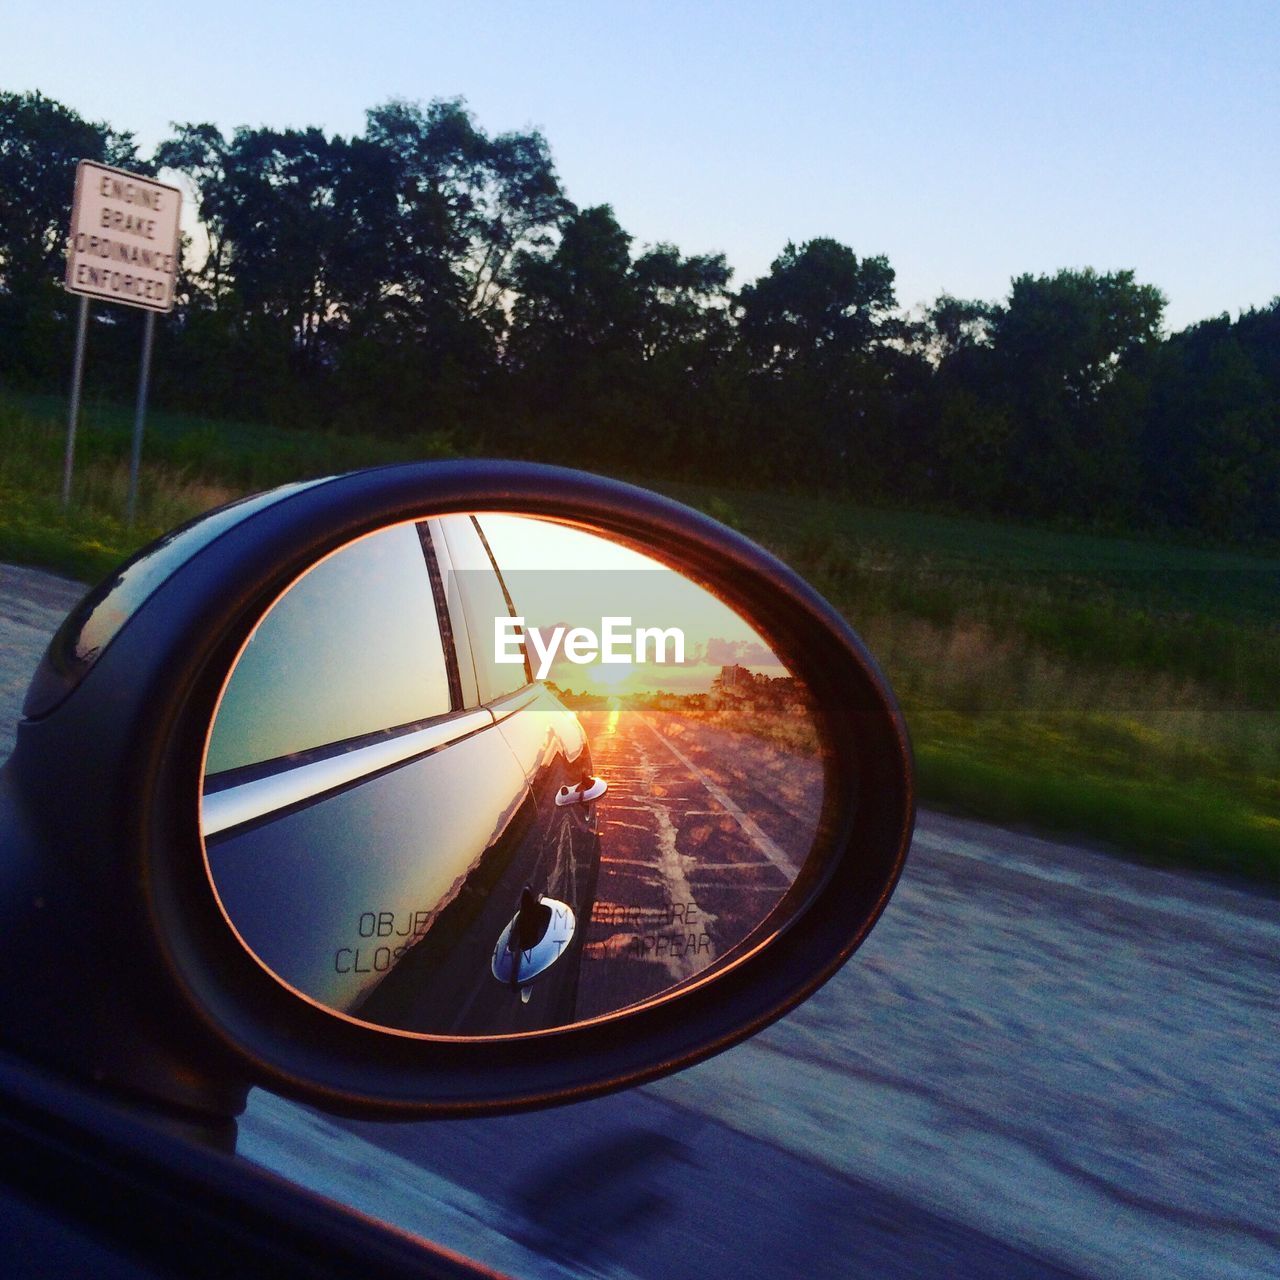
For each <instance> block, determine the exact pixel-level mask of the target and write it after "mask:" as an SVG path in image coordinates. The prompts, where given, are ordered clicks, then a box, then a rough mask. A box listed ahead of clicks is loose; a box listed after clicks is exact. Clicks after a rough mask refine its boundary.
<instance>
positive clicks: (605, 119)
mask: <svg viewBox="0 0 1280 1280" xmlns="http://www.w3.org/2000/svg"><path fill="white" fill-rule="evenodd" d="M0 20H2V21H3V36H2V38H0V88H4V89H11V90H26V89H40V90H41V91H42V92H44V93H46V94H48V95H49V96H50V97H54V98H57V99H59V100H61V101H63V102H66V103H67V104H68V105H70V106H72V107H74V108H75V109H76V110H78V111H79V112H81V113H82V114H83V115H86V116H89V117H91V118H93V119H105V120H108V121H110V122H111V123H112V124H113V125H115V126H116V127H118V128H128V129H132V130H133V131H134V132H135V133H136V134H137V136H138V138H139V139H140V141H141V143H142V144H143V146H144V148H146V149H150V148H151V147H152V146H154V145H155V143H156V142H157V141H159V140H160V138H162V137H163V136H164V135H165V133H166V131H167V128H168V124H169V122H170V121H173V120H182V121H186V120H190V121H204V120H210V121H213V122H214V123H216V124H218V125H220V126H222V127H223V128H224V129H227V130H229V129H230V128H232V127H233V126H235V125H237V124H271V125H276V126H280V127H283V126H286V125H307V124H316V125H320V126H322V127H324V128H325V129H327V130H329V131H332V132H338V133H344V134H349V133H352V132H358V131H359V130H360V129H361V127H362V121H363V112H364V109H365V108H366V107H368V106H370V105H373V104H374V103H378V102H382V101H385V100H386V99H387V98H390V97H407V98H419V99H423V100H426V99H430V98H433V97H450V96H455V95H462V96H464V97H465V98H466V99H467V101H468V102H469V103H470V105H471V107H472V109H473V111H474V112H475V114H476V117H477V119H478V120H479V123H480V124H481V125H482V126H483V127H484V128H486V129H487V130H489V131H490V132H499V131H502V130H506V129H513V128H527V127H530V126H536V127H537V128H540V129H542V130H543V132H544V133H545V134H546V135H547V138H548V139H549V141H550V143H551V147H552V150H553V153H554V155H555V158H556V162H557V165H558V167H559V170H560V173H561V176H562V178H563V180H564V182H565V184H566V187H567V189H568V192H569V195H570V196H571V197H572V198H573V199H574V200H576V201H577V202H578V203H579V204H581V205H586V204H594V203H598V202H602V201H608V202H609V203H611V204H612V205H613V206H614V208H615V210H616V211H617V213H618V216H619V219H620V221H621V222H622V225H623V226H624V227H625V228H626V229H627V230H628V231H630V232H631V233H632V234H633V235H634V236H635V237H636V240H637V242H638V243H652V242H655V241H658V240H670V241H674V242H675V243H676V244H678V245H679V246H680V247H681V249H682V250H684V251H685V252H687V253H694V252H708V251H713V250H720V251H723V252H724V253H726V254H727V255H728V258H729V261H730V263H731V264H732V266H733V267H734V268H735V272H736V275H735V279H736V281H737V282H738V283H741V282H742V281H745V280H749V279H752V278H754V277H755V276H757V275H759V274H761V273H762V272H764V271H765V270H767V269H768V265H769V263H770V262H771V261H772V259H773V258H774V257H775V256H776V255H777V253H778V251H779V250H780V249H781V247H782V246H783V244H784V243H785V242H786V241H787V240H788V239H792V240H796V241H802V240H805V239H808V238H810V237H813V236H819V235H827V236H834V237H836V238H837V239H839V240H842V241H844V242H845V243H847V244H849V245H851V246H852V247H853V248H854V249H855V250H856V251H857V252H858V253H859V254H873V253H885V254H887V255H888V256H889V259H890V261H891V262H892V264H893V266H894V267H895V269H896V270H897V273H898V298H899V301H900V302H901V303H902V304H903V305H905V306H911V305H914V304H917V303H920V302H924V301H927V300H929V299H931V298H933V297H934V296H936V295H937V294H938V293H939V292H941V291H942V290H944V289H946V290H948V291H950V292H952V293H954V294H957V295H959V296H964V297H981V298H990V299H994V298H1000V297H1003V296H1004V294H1005V293H1006V291H1007V288H1008V283H1009V279H1010V277H1011V276H1013V275H1015V274H1018V273H1021V272H1023V271H1031V272H1036V273H1039V272H1046V271H1052V270H1054V269H1056V268H1058V267H1062V266H1093V267H1096V268H1098V269H1099V270H1110V269H1114V268H1119V267H1132V268H1134V269H1135V270H1136V271H1137V273H1138V277H1139V279H1140V280H1143V281H1148V282H1150V283H1153V284H1156V285H1158V286H1160V287H1161V288H1162V289H1163V290H1164V291H1165V293H1166V294H1167V295H1168V297H1169V309H1168V317H1167V318H1168V322H1169V324H1170V326H1171V327H1172V328H1175V329H1176V328H1179V327H1181V326H1183V325H1185V324H1188V323H1191V322H1192V321H1194V320H1197V319H1201V318H1204V317H1205V316H1208V315H1214V314H1217V313H1219V312H1222V311H1228V312H1230V313H1232V314H1235V312H1237V311H1238V310H1240V309H1241V308H1244V307H1248V306H1251V305H1261V304H1264V303H1266V302H1268V301H1269V300H1270V299H1271V298H1272V297H1274V296H1275V295H1276V294H1280V141H1278V140H1280V3H1277V0H1217V2H1216V3H1167V4H1149V3H1140V2H1136V0H1115V2H1113V3H1107V4H1102V3H1095V4H1085V3H1072V2H1071V0H1065V2H1059V3H1051V2H1050V0H1041V2H1039V3H1031V2H1028V3H952V4H943V3H930V2H923V0H922V2H918V3H916V2H910V0H908V2H899V3H880V4H857V3H835V2H831V0H828V2H822V3H817V2H814V3H806V2H804V0H794V2H792V3H782V2H776V3H768V4H765V3H750V2H748V0H738V2H737V3H720V2H716V3H705V4H694V3H688V4H676V3H652V4H611V3H608V2H607V0H596V2H595V3H586V2H585V0H572V2H569V0H565V2H562V3H556V2H554V0H540V2H538V3H534V2H533V0H508V2H507V3H497V2H494V0H470V2H468V3H465V4H464V3H458V2H457V0H455V2H454V3H450V4H443V3H428V2H426V0H421V2H414V0H398V2H395V3H393V2H392V0H361V3H357V4H335V3H326V2H325V0H310V2H309V3H305V4H304V3H298V2H296V0H284V2H280V3H277V2H276V0H255V2H254V3H249V2H248V0H223V2H222V3H221V4H199V5H196V4H174V3H171V2H170V3H156V2H154V0H122V2H120V3H109V2H108V0H99V3H94V4H88V3H81V2H79V0H58V2H57V3H54V4H50V3H48V0H44V2H42V3H35V2H33V0H8V2H7V3H5V4H4V5H3V6H0Z"/></svg>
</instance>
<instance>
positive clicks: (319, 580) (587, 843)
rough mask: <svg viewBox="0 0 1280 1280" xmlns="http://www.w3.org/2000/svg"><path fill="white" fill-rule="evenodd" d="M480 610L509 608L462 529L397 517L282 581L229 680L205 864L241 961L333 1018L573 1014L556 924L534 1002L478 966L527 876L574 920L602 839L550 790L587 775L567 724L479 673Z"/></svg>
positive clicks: (581, 745)
mask: <svg viewBox="0 0 1280 1280" xmlns="http://www.w3.org/2000/svg"><path fill="white" fill-rule="evenodd" d="M499 611H500V613H499ZM495 613H499V616H510V603H509V599H508V597H507V595H506V591H505V588H504V586H503V583H502V578H501V575H500V574H499V573H498V571H497V567H496V565H495V564H494V563H493V560H492V557H491V555H490V552H489V550H488V547H487V545H486V544H485V542H484V539H483V535H482V533H481V531H480V528H479V526H478V524H477V523H476V521H475V520H474V518H473V517H470V516H445V517H441V518H438V519H433V520H428V521H424V522H422V523H421V524H419V525H400V526H397V527H394V528H391V529H388V530H385V531H383V532H381V533H378V534H374V535H372V536H370V537H368V538H365V539H363V540H361V541H360V542H357V543H354V544H352V545H350V546H348V547H346V548H343V549H342V550H340V551H338V552H336V553H335V554H334V555H332V556H330V557H329V558H328V559H326V560H324V561H322V562H321V563H320V564H319V565H317V566H316V567H315V568H314V569H313V570H311V571H310V573H308V574H307V575H305V576H304V577H303V578H301V579H300V580H299V581H298V582H297V583H295V584H294V586H292V587H291V588H290V589H289V590H288V591H287V592H286V593H285V594H284V595H283V596H282V597H281V598H280V599H279V600H278V601H277V603H276V604H275V606H274V607H273V608H272V610H271V611H270V612H269V613H268V614H267V616H266V617H265V618H264V619H263V621H262V622H261V623H260V624H259V626H258V627H257V629H256V631H255V632H254V635H253V637H252V639H251V640H250V641H249V643H248V644H247V645H246V646H245V648H244V651H243V652H242V654H241V656H240V658H239V661H238V663H237V665H236V666H235V668H234V670H233V671H232V674H231V677H230V679H229V681H228V684H227V687H226V689H225V690H224V693H223V696H222V701H221V703H220V706H219V709H218V713H217V716H216V718H215V720H214V725H213V730H212V733H211V735H210V741H209V749H208V756H207V762H206V767H207V772H206V775H205V783H204V800H203V824H204V835H205V847H206V851H207V856H208V861H209V869H210V874H211V876H212V879H213V883H214V886H215V888H216V890H217V893H218V897H219V900H220V902H221V905H222V908H223V910H224V911H225V913H226V916H227V919H228V921H229V922H230V923H231V925H232V927H233V928H234V929H235V930H236V932H237V933H238V934H239V936H240V938H241V939H242V940H243V942H244V943H245V945H246V946H247V947H248V948H249V950H250V951H251V952H252V953H253V954H254V956H256V957H257V959H258V960H259V961H260V962H261V963H262V964H263V965H264V966H265V967H266V968H267V969H268V970H269V971H270V972H271V973H273V974H274V975H275V976H276V977H278V978H279V979H281V980H282V981H283V982H285V983H287V984H288V985H289V986H290V987H292V988H293V989H295V990H297V991H299V992H301V993H302V994H303V995H305V996H307V997H308V998H310V999H313V1000H317V1001H319V1002H320V1003H321V1004H323V1005H325V1006H326V1007H328V1008H331V1009H335V1010H337V1011H339V1012H342V1013H345V1014H348V1015H349V1016H352V1017H356V1018H359V1019H362V1020H368V1021H371V1022H374V1023H377V1024H380V1025H386V1026H392V1027H397V1028H401V1029H403V1030H408V1031H419V1032H435V1033H448V1034H485V1033H495V1032H500V1031H515V1030H520V1029H530V1028H534V1027H539V1026H557V1025H561V1024H563V1023H567V1022H571V1021H573V1018H574V1002H575V997H576V991H577V966H578V964H579V962H580V958H581V949H582V938H581V937H577V938H575V937H574V936H573V934H572V930H570V933H569V934H567V935H564V936H561V934H562V932H563V931H560V932H556V933H555V941H556V943H558V948H557V949H556V952H555V958H556V960H557V961H558V963H557V964H556V965H555V967H554V969H551V968H550V965H549V963H548V964H542V965H541V966H540V967H539V968H538V976H539V977H540V981H539V982H538V984H537V986H536V987H535V988H530V989H529V990H528V991H527V992H526V998H525V1002H524V1003H525V1004H527V1005H529V1007H528V1008H519V1007H517V1002H515V1001H513V1000H512V998H511V995H510V992H509V991H508V990H506V988H505V986H504V985H503V983H502V982H495V981H494V979H493V977H492V975H491V973H490V970H491V965H490V962H489V958H490V954H491V952H492V951H493V947H494V942H495V939H497V938H498V937H499V935H500V934H503V931H504V928H505V927H506V925H507V923H508V922H509V921H510V920H511V919H512V915H513V912H515V910H516V908H517V906H518V904H519V903H520V901H521V894H522V891H523V890H524V889H525V888H526V886H529V887H531V888H532V890H533V892H535V893H537V894H542V893H547V894H551V895H553V896H557V895H559V894H561V893H563V891H564V887H563V885H562V884H561V883H555V884H553V883H552V880H553V877H557V875H558V868H560V869H561V870H560V872H559V875H558V878H559V879H560V880H562V879H563V873H562V867H563V864H564V863H565V862H566V860H567V861H568V862H569V863H571V864H572V865H573V866H574V867H575V868H576V869H577V870H576V874H575V875H574V877H573V885H574V888H575V894H576V896H575V897H574V900H573V902H572V903H571V904H570V907H571V912H572V913H576V916H577V918H578V919H579V920H582V921H584V922H585V921H586V920H587V919H588V918H589V916H590V913H591V907H592V901H593V895H594V886H595V877H596V862H597V860H598V856H599V854H598V845H599V841H598V837H597V835H596V831H595V826H594V823H593V822H592V821H591V819H590V816H589V814H588V815H585V816H584V815H583V814H581V813H577V812H575V813H573V814H570V813H567V812H564V811H563V809H562V807H561V805H560V801H561V797H562V796H566V795H574V796H576V797H578V798H579V799H580V800H582V801H584V802H586V803H589V801H590V800H594V799H595V798H597V796H598V795H599V794H602V792H603V783H602V782H599V781H598V780H596V779H593V778H591V776H590V753H589V751H588V750H587V745H586V741H585V738H584V737H583V734H582V730H581V728H580V726H579V724H578V721H577V718H576V717H575V716H574V715H573V714H572V712H569V711H567V710H566V709H565V708H563V707H562V706H561V705H560V703H559V702H558V700H557V699H556V698H555V696H554V695H553V694H552V693H551V692H550V691H549V690H547V689H546V688H545V687H544V686H543V685H540V684H537V683H535V682H533V681H531V680H530V677H529V669H528V665H527V664H526V663H524V662H521V663H520V664H519V665H518V666H513V665H511V664H499V663H496V662H495V661H494V660H493V656H492V649H491V647H490V639H491V635H492V631H493V624H492V622H491V621H490V619H491V617H492V616H493V615H494V614H495ZM584 780H585V782H586V783H587V787H588V791H587V792H584V791H583V789H582V783H583V781H584ZM552 797H554V798H555V801H556V803H554V804H553V803H549V801H550V800H551V799H552ZM445 815H448V817H447V819H446V818H445ZM538 941H539V940H537V939H535V940H534V942H535V944H537V943H538ZM317 942H319V945H317ZM550 945H552V944H551V943H550V942H548V946H550ZM539 956H541V952H539ZM518 985H519V984H518Z"/></svg>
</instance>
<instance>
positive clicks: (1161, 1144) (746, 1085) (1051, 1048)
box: [0, 569, 1280, 1280]
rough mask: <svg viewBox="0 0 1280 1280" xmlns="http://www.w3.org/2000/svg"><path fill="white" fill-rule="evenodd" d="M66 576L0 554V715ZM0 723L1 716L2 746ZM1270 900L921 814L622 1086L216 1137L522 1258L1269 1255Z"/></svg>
mask: <svg viewBox="0 0 1280 1280" xmlns="http://www.w3.org/2000/svg"><path fill="white" fill-rule="evenodd" d="M76 593H77V589H76V588H74V587H70V586H68V585H67V584H65V583H63V582H61V581H60V580H51V579H48V578H47V576H46V575H39V574H33V573H32V572H31V571H26V570H21V571H12V570H3V569H0V664H2V665H0V699H3V701H2V702H0V734H7V733H8V732H9V726H10V725H11V722H12V717H13V715H14V714H16V710H17V707H18V705H19V704H20V701H21V693H22V689H21V686H22V685H24V684H25V677H24V676H23V674H22V672H23V670H24V669H25V670H26V671H28V672H29V670H30V669H31V668H32V667H34V665H35V661H36V658H37V657H38V652H39V648H40V647H41V643H42V641H41V636H42V635H44V634H47V632H48V630H49V629H51V628H52V626H53V625H54V624H55V622H56V620H57V617H56V614H57V612H58V610H59V609H60V608H61V607H62V606H63V603H64V602H65V604H66V605H70V604H71V603H73V601H74V598H75V595H76ZM8 740H9V739H8V738H6V737H0V754H3V752H4V750H6V749H7V748H6V747H5V745H4V744H5V743H6V742H7V741H8ZM1278 992H1280V905H1278V904H1277V902H1276V901H1275V899H1273V898H1268V897H1265V896H1263V895H1260V894H1258V893H1255V892H1252V891H1248V890H1245V889H1243V888H1240V887H1235V886H1231V885H1226V884H1222V883H1218V882H1215V881H1212V880H1208V879H1203V878H1198V877H1194V876H1189V875H1183V874H1175V873H1170V872H1164V871H1158V870H1153V869H1151V868H1147V867H1142V866H1138V865H1135V864H1131V863H1127V862H1124V861H1121V860H1118V859H1114V858H1111V857H1108V856H1106V855H1104V854H1101V853H1097V852H1093V851H1090V850H1087V849H1082V848H1078V847H1073V846H1069V845H1066V844H1060V843H1053V842H1048V841H1044V840H1039V839H1036V838H1034V837H1030V836H1027V835H1024V834H1021V833H1016V832H1010V831H1003V830H1000V829H997V828H992V827H987V826H983V825H981V824H977V823H971V822H963V821H960V820H957V819H952V818H947V817H943V816H940V815H935V814H924V815H922V816H921V820H920V823H919V826H918V830H917V836H916V840H915V844H914V846H913V850H912V856H911V860H910V862H909V864H908V870H907V873H906V875H905V876H904V879H903V882H902V884H901V885H900V887H899V889H898V891H897V893H896V895H895V897H894V900H893V902H892V904H891V906H890V908H889V910H888V912H887V913H886V915H885V917H884V919H883V920H882V922H881V923H880V924H879V925H878V926H877V928H876V930H875V932H874V933H873V935H872V936H871V938H870V939H869V941H868V942H867V944H866V945H865V946H864V947H863V949H862V950H861V951H860V952H859V954H858V956H856V957H855V959H854V960H853V962H852V963H850V964H849V965H848V966H847V967H846V968H845V969H844V970H843V971H842V972H841V973H840V974H839V975H837V977H836V978H835V979H833V980H832V981H831V982H830V983H829V984H828V985H827V986H826V987H825V988H823V990H822V991H820V992H818V993H817V995H815V996H814V997H813V998H812V999H811V1000H810V1001H808V1002H807V1003H806V1004H805V1005H804V1006H802V1007H801V1008H800V1009H799V1010H797V1011H796V1012H795V1013H793V1014H792V1015H791V1016H790V1017H788V1018H786V1019H784V1020H783V1021H782V1022H780V1023H778V1024H776V1025H775V1026H773V1027H771V1028H769V1029H768V1030H766V1031H765V1032H763V1033H761V1034H760V1035H759V1036H757V1037H755V1038H754V1039H752V1040H750V1041H748V1042H747V1043H746V1044H744V1045H741V1046H739V1047H738V1048H736V1049H733V1050H731V1051H729V1052H728V1053H725V1054H722V1055H720V1056H719V1057H717V1058H715V1059H713V1060H711V1061H710V1062H707V1063H704V1064H702V1065H701V1066H698V1067H695V1068H692V1069H690V1070H688V1071H685V1072H682V1073H680V1074H679V1075H676V1076H673V1077H670V1078H669V1079H667V1080H664V1081H659V1082H657V1083H655V1084H653V1085H648V1086H645V1087H644V1088H641V1089H638V1090H632V1091H630V1092H627V1093H623V1094H618V1095H614V1096H613V1097H609V1098H604V1099H598V1100H596V1101H594V1102H589V1103H582V1104H578V1105H576V1106H573V1107H569V1108H564V1109H560V1110H555V1111H549V1112H542V1113H537V1114H532V1115H526V1116H509V1117H502V1118H499V1119H494V1120H481V1121H477V1120H469V1121H450V1122H439V1123H434V1124H427V1125H397V1126H386V1125H371V1124H360V1123H357V1122H350V1121H347V1122H340V1121H336V1120H332V1119H329V1118H327V1117H323V1116H319V1115H316V1114H314V1113H312V1112H310V1111H307V1110H305V1109H303V1108H300V1107H296V1106H294V1105H292V1104H289V1103H286V1102H282V1101H280V1100H278V1099H275V1098H272V1097H270V1096H269V1095H266V1094H263V1093H261V1092H255V1093H254V1094H253V1095H252V1096H251V1101H250V1106H249V1110H248V1112H247V1114H246V1116H245V1117H244V1120H243V1121H242V1126H241V1135H242V1136H241V1150H242V1151H243V1152H244V1154H246V1155H247V1156H248V1157H249V1158H251V1159H254V1160H257V1161H260V1162H261V1163H263V1164H266V1165H268V1166H270V1167H272V1168H275V1169H277V1170H279V1171H281V1172H282V1173H285V1174H287V1175H288V1176H292V1177H295V1178H297V1179H298V1180H299V1181H302V1182H305V1183H307V1184H308V1185H311V1186H313V1187H316V1188H317V1189H319V1190H321V1191H324V1192H326V1193H328V1194H331V1195H334V1196H335V1197H336V1198H338V1199H341V1200H343V1201H345V1202H347V1203H352V1204H355V1205H357V1206H359V1207H361V1208H363V1209H365V1210H366V1211H369V1212H372V1213H376V1214H381V1215H383V1216H385V1217H387V1218H388V1219H390V1220H392V1221H394V1222H397V1223H398V1224H400V1225H401V1226H403V1227H404V1228H406V1229H408V1230H411V1231H418V1232H420V1233H422V1234H425V1235H428V1236H431V1237H433V1238H436V1239H438V1240H440V1241H441V1242H442V1243H444V1244H446V1245H449V1246H451V1247H453V1248H457V1249H461V1250H463V1251H466V1252H468V1253H470V1254H472V1255H474V1256H477V1257H480V1258H482V1259H484V1260H486V1261H488V1262H489V1263H490V1264H491V1265H494V1266H497V1267H500V1268H503V1269H506V1270H509V1271H511V1272H513V1273H515V1274H519V1275H529V1276H541V1275H548V1276H561V1275H583V1274H595V1275H611V1276H614V1275H616V1276H625V1275H633V1276H640V1277H655V1278H656V1277H662V1278H663V1280H666V1278H667V1277H673V1278H676V1277H684V1276H689V1277H695V1276H697V1277H706V1276H709V1275H713V1274H724V1273H729V1274H735V1275H747V1276H756V1275H760V1276H772V1275H779V1276H781V1275H794V1276H804V1277H810V1276H812V1277H820V1276H876V1277H906V1276H949V1277H969V1276H973V1277H979V1276H982V1277H998V1276H1051V1277H1052V1276H1064V1275H1077V1276H1107V1277H1131V1276H1158V1277H1172V1278H1175V1280H1176V1278H1178V1277H1230V1278H1236V1277H1239V1278H1245V1277H1263V1276H1272V1277H1274V1276H1280V1228H1278V1227H1277V1224H1278V1223H1280V1090H1277V1081H1278V1080H1280V1011H1278V1005H1277V993H1278Z"/></svg>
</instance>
